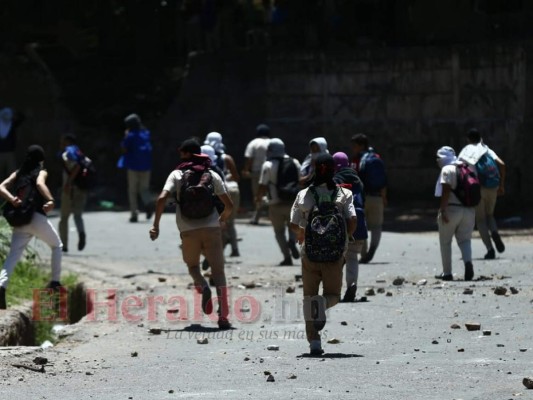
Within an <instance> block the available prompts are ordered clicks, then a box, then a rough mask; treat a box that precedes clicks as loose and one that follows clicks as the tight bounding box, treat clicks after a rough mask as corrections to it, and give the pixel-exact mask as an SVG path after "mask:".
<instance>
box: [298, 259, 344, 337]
mask: <svg viewBox="0 0 533 400" xmlns="http://www.w3.org/2000/svg"><path fill="white" fill-rule="evenodd" d="M343 263H344V258H341V259H340V260H339V261H336V262H332V263H314V262H312V261H309V259H308V258H307V256H306V255H305V254H303V255H302V280H303V285H304V288H303V289H304V318H305V331H306V334H307V340H308V341H309V342H311V341H312V340H319V339H320V334H319V333H318V332H317V331H316V329H315V327H314V326H313V320H312V318H311V300H312V298H313V297H314V296H316V295H318V289H319V287H320V282H322V288H323V294H322V295H323V296H324V297H325V298H326V307H327V308H331V307H333V306H334V305H335V304H337V303H338V302H339V300H340V296H341V290H342V266H343Z"/></svg>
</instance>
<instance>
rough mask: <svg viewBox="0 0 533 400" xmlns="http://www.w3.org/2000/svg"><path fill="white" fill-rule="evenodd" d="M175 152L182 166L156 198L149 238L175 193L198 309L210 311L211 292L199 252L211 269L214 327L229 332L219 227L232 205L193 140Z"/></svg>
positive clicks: (215, 174) (184, 248) (156, 229)
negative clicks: (215, 314)
mask: <svg viewBox="0 0 533 400" xmlns="http://www.w3.org/2000/svg"><path fill="white" fill-rule="evenodd" d="M179 151H180V157H181V161H182V163H181V164H180V165H179V166H178V168H177V169H176V170H175V171H173V172H172V173H171V174H170V175H169V177H168V178H167V181H166V183H165V186H164V187H163V190H162V191H161V194H160V195H159V197H158V199H157V202H156V209H155V218H154V223H153V226H152V228H151V229H150V238H151V239H152V240H156V239H157V238H158V237H159V222H160V220H161V215H162V214H163V212H164V210H165V207H166V202H167V198H168V197H169V195H170V194H171V193H176V200H177V204H178V205H177V207H176V223H177V226H178V230H179V231H180V233H181V240H182V253H183V261H184V262H185V264H186V265H187V267H188V269H189V274H190V276H191V277H192V278H193V280H194V284H195V287H196V290H197V292H198V293H200V294H201V296H202V310H203V311H204V313H206V314H211V313H212V312H213V303H212V301H211V289H210V288H209V283H208V282H207V281H206V279H205V278H204V276H203V275H202V273H201V271H200V256H201V254H202V253H203V254H204V255H205V257H206V259H207V261H208V263H209V265H210V266H211V273H212V275H211V276H212V279H213V281H214V284H215V286H216V289H217V295H218V299H219V310H218V315H219V318H218V326H219V328H220V329H230V328H231V324H230V322H229V320H228V316H229V299H228V292H227V285H226V275H225V273H224V254H223V248H222V233H221V224H222V223H224V222H225V221H226V220H227V219H228V218H230V217H231V213H232V211H233V203H232V202H231V198H230V197H229V195H228V194H227V190H226V187H225V185H224V182H223V181H222V179H221V178H220V176H219V175H218V174H217V173H216V172H214V171H212V170H211V168H210V167H211V160H210V159H209V157H208V156H207V155H205V154H201V148H200V144H199V143H198V141H197V140H194V139H188V140H186V141H184V142H183V143H182V145H181V146H180V148H179ZM215 196H216V197H218V198H219V199H220V201H221V202H222V204H223V206H224V209H223V210H221V211H220V214H219V211H218V210H217V208H216V204H215V200H214V197H215Z"/></svg>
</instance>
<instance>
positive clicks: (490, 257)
mask: <svg viewBox="0 0 533 400" xmlns="http://www.w3.org/2000/svg"><path fill="white" fill-rule="evenodd" d="M484 258H485V260H494V259H495V258H496V252H495V251H494V249H490V250H489V251H488V252H487V254H485V257H484Z"/></svg>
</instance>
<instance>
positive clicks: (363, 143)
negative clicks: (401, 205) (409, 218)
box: [351, 133, 387, 264]
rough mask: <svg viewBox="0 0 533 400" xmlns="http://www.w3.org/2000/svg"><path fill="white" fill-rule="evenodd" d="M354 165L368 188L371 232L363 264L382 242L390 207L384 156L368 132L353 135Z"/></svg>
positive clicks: (363, 252) (366, 201)
mask: <svg viewBox="0 0 533 400" xmlns="http://www.w3.org/2000/svg"><path fill="white" fill-rule="evenodd" d="M351 142H352V150H353V156H354V158H353V163H352V165H353V167H354V168H355V170H356V171H357V173H358V175H359V177H360V178H361V181H362V182H363V185H364V188H365V216H366V223H367V225H368V230H369V231H370V246H369V245H368V241H365V244H364V246H363V249H362V251H361V259H360V260H359V262H360V263H361V264H368V263H369V262H370V261H372V259H373V258H374V255H375V254H376V251H377V249H378V246H379V243H380V241H381V233H382V231H383V219H384V212H385V207H387V174H386V171H385V164H384V162H383V160H382V158H381V156H380V155H379V154H378V153H377V152H376V151H375V150H374V149H373V148H372V147H370V145H369V141H368V138H367V136H366V135H364V134H361V133H360V134H357V135H355V136H353V137H352V140H351Z"/></svg>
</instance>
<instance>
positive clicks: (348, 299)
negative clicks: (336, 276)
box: [341, 285, 357, 303]
mask: <svg viewBox="0 0 533 400" xmlns="http://www.w3.org/2000/svg"><path fill="white" fill-rule="evenodd" d="M356 292H357V285H352V286H350V287H349V288H348V289H346V293H344V297H343V298H342V300H341V303H353V302H355V293H356Z"/></svg>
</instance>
